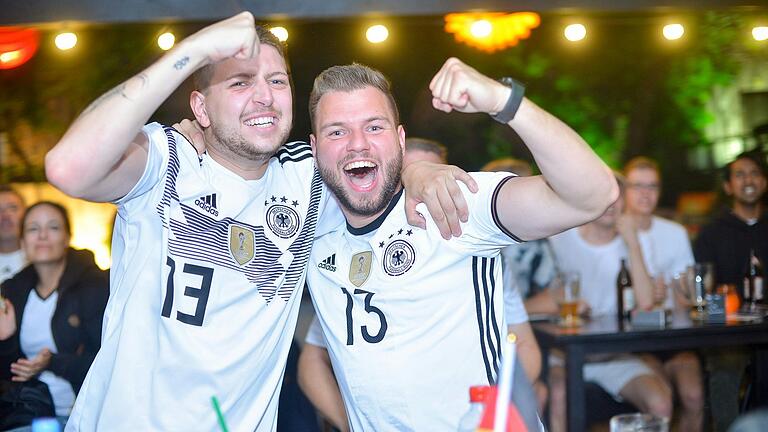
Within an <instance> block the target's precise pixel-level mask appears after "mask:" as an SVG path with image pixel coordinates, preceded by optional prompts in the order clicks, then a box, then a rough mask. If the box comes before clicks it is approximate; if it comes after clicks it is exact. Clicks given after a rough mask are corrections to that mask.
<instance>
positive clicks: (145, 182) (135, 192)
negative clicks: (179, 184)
mask: <svg viewBox="0 0 768 432" xmlns="http://www.w3.org/2000/svg"><path fill="white" fill-rule="evenodd" d="M141 131H142V133H144V134H145V135H146V136H147V140H148V141H149V145H148V149H147V151H148V154H147V165H146V166H145V167H144V172H143V173H142V175H141V177H140V178H139V181H138V182H137V183H136V184H135V185H134V186H133V188H132V189H131V190H130V192H128V193H127V194H126V195H125V196H124V197H122V198H120V199H118V200H116V201H114V203H115V204H117V205H120V206H122V205H123V204H125V203H126V202H128V201H130V200H132V199H134V198H136V197H138V196H141V195H144V194H146V193H147V192H149V191H150V190H152V188H154V187H155V185H157V183H158V182H160V181H161V180H162V178H163V177H164V176H165V171H166V168H167V166H168V158H169V156H168V155H169V150H168V135H167V134H166V131H165V128H164V127H163V125H161V124H160V123H150V124H148V125H145V126H144V127H143V128H142V129H141ZM172 133H173V134H175V135H178V136H179V137H180V136H181V135H179V134H178V132H175V131H174V132H172Z"/></svg>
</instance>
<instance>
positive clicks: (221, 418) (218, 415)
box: [211, 396, 229, 432]
mask: <svg viewBox="0 0 768 432" xmlns="http://www.w3.org/2000/svg"><path fill="white" fill-rule="evenodd" d="M211 402H212V403H213V409H214V410H215V411H216V418H217V419H219V426H221V431H222V432H229V429H227V422H226V421H224V414H222V412H221V407H220V406H219V400H218V399H216V396H211Z"/></svg>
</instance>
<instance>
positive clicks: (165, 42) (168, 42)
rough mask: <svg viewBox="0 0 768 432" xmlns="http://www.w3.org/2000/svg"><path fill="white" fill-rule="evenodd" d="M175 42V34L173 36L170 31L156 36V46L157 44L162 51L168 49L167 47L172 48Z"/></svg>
mask: <svg viewBox="0 0 768 432" xmlns="http://www.w3.org/2000/svg"><path fill="white" fill-rule="evenodd" d="M175 43H176V36H174V35H173V33H171V32H165V33H163V34H161V35H160V36H158V37H157V46H159V47H160V49H161V50H163V51H168V50H169V49H171V48H173V45H174V44H175Z"/></svg>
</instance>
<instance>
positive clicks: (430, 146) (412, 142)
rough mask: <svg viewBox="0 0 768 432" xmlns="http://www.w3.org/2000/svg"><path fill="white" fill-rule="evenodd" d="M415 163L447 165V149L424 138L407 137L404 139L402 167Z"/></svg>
mask: <svg viewBox="0 0 768 432" xmlns="http://www.w3.org/2000/svg"><path fill="white" fill-rule="evenodd" d="M416 161H426V162H432V163H438V164H446V163H448V149H446V148H445V146H444V145H442V144H440V143H439V142H437V141H432V140H430V139H426V138H418V137H409V138H406V139H405V154H403V167H407V166H408V165H410V164H411V163H413V162H416Z"/></svg>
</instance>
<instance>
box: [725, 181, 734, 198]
mask: <svg viewBox="0 0 768 432" xmlns="http://www.w3.org/2000/svg"><path fill="white" fill-rule="evenodd" d="M723 190H724V191H725V194H726V195H728V196H731V195H733V189H732V188H731V183H730V182H727V181H724V182H723Z"/></svg>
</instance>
